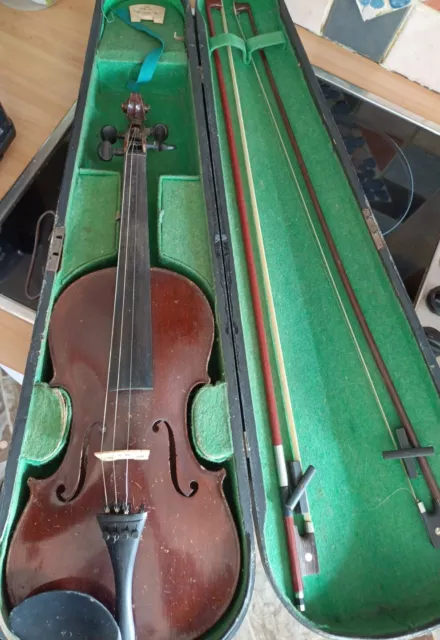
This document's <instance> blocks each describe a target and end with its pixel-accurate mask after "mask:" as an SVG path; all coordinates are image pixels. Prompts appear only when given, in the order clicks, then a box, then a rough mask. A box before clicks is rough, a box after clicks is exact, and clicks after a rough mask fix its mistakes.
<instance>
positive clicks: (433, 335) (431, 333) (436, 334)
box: [423, 327, 440, 357]
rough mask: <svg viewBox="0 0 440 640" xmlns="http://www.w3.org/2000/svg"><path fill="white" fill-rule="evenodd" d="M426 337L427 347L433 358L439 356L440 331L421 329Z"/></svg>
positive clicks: (430, 328) (431, 328)
mask: <svg viewBox="0 0 440 640" xmlns="http://www.w3.org/2000/svg"><path fill="white" fill-rule="evenodd" d="M423 328H424V330H425V334H426V337H427V338H428V342H429V346H430V347H431V349H432V352H433V354H434V355H435V357H438V356H440V331H438V329H434V328H433V327H423Z"/></svg>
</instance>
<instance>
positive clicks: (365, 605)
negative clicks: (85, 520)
mask: <svg viewBox="0 0 440 640" xmlns="http://www.w3.org/2000/svg"><path fill="white" fill-rule="evenodd" d="M129 4H130V3H127V2H122V3H121V2H116V1H115V0H104V2H103V6H102V7H101V0H97V3H96V9H95V12H94V17H93V22H92V27H91V34H90V41H89V46H88V50H87V55H86V61H85V67H84V75H83V79H82V83H81V89H80V93H79V99H78V105H77V110H76V117H75V123H74V128H73V134H72V140H71V144H70V151H69V154H68V160H67V164H66V168H65V174H64V180H63V184H62V189H61V193H60V199H59V205H58V210H57V219H56V226H55V229H54V233H53V237H52V244H51V252H50V255H49V259H48V264H47V270H46V275H45V281H44V285H43V290H42V295H41V299H40V304H39V310H38V314H37V317H36V322H35V328H34V333H33V339H32V346H31V351H30V354H29V359H28V363H27V368H26V375H25V380H24V384H23V391H22V395H21V400H20V406H19V410H18V415H17V419H16V424H15V427H14V434H13V441H12V445H11V451H10V455H9V459H8V463H7V469H6V478H5V482H4V487H3V492H2V496H1V506H0V530H1V547H0V551H1V556H0V560H1V570H2V585H3V589H2V608H1V611H2V618H1V621H0V628H1V632H2V634H3V635H2V637H4V638H6V637H10V634H9V631H8V616H9V610H10V605H9V602H8V596H7V592H6V588H5V572H6V560H7V554H8V545H9V543H10V540H11V536H12V533H13V531H14V527H16V525H17V522H18V520H19V517H20V514H21V512H22V510H23V507H24V505H25V504H26V500H27V497H28V495H29V491H28V485H27V480H28V479H29V478H30V477H37V478H43V477H47V476H49V475H50V474H51V473H53V471H54V470H55V469H56V468H57V466H58V465H59V464H60V460H61V459H62V456H63V450H64V448H65V445H66V442H67V441H68V438H69V421H70V413H71V407H70V404H69V398H68V397H67V394H66V393H65V392H64V391H63V390H62V389H52V388H51V387H50V386H49V382H50V380H51V378H52V374H53V372H52V368H51V362H50V357H49V350H48V344H47V329H48V325H49V321H50V317H51V310H52V308H53V305H54V302H55V301H56V300H57V298H58V297H59V296H60V294H61V292H62V291H63V290H64V289H65V288H66V287H67V286H68V285H69V284H70V283H72V282H73V281H74V280H76V279H77V278H79V277H80V276H82V275H83V274H85V273H88V272H90V271H93V270H96V269H101V268H103V267H106V266H109V265H114V264H115V259H116V255H117V229H118V211H119V207H120V189H121V167H122V162H121V161H120V160H119V161H118V160H114V161H113V162H112V163H110V164H106V163H104V162H103V161H102V160H100V159H99V157H98V155H97V146H98V143H99V141H100V137H99V136H100V130H101V128H102V126H103V125H104V124H112V125H115V126H116V127H117V128H118V129H119V130H124V127H125V117H124V114H123V113H122V111H121V109H120V105H121V102H123V101H124V100H126V99H127V97H128V95H129V90H128V89H127V83H128V82H129V81H130V80H133V78H135V77H136V75H137V73H138V70H139V67H140V64H141V63H142V61H143V60H144V58H145V56H146V55H147V54H148V53H149V52H151V51H152V50H153V49H154V48H155V47H157V41H155V40H154V39H152V38H149V37H148V35H146V34H145V33H142V32H140V31H136V30H134V29H132V28H130V26H129V25H127V24H125V23H124V22H122V21H121V20H119V19H118V18H117V17H116V16H115V15H114V14H113V9H115V7H127V6H128V5H129ZM158 4H159V5H160V6H163V7H165V9H166V15H165V21H164V23H163V24H153V23H149V24H148V28H149V29H151V30H152V31H154V32H155V33H157V34H158V35H159V36H160V37H161V38H162V39H163V41H164V52H163V54H162V56H161V58H160V60H159V62H158V65H157V68H156V70H155V73H154V76H153V78H152V79H151V80H150V81H149V82H147V83H145V84H144V85H143V86H142V94H143V97H144V100H145V102H146V103H148V104H149V105H151V111H150V113H149V116H148V118H149V121H150V122H151V123H155V122H164V123H165V124H166V125H167V126H168V128H169V138H168V142H169V143H171V144H173V145H176V150H175V151H174V152H173V153H163V154H154V153H152V154H149V156H148V158H149V163H148V201H149V214H150V239H151V240H150V242H151V253H152V261H153V264H156V265H160V266H162V267H164V268H167V269H172V270H173V271H176V272H178V273H181V274H184V275H185V276H187V277H188V278H190V279H191V280H193V281H194V282H195V283H196V284H197V285H198V286H199V287H200V288H201V290H202V291H203V292H204V294H205V295H206V297H207V298H208V300H209V302H210V303H211V305H212V308H213V310H214V313H215V318H216V338H215V345H214V352H213V356H212V358H211V362H210V365H209V373H210V378H211V384H210V385H206V386H205V387H202V388H201V389H200V390H199V391H198V392H197V393H196V394H195V397H194V399H193V401H192V403H191V419H190V429H191V437H192V441H193V445H194V450H195V452H196V454H197V456H198V458H199V460H200V461H201V462H202V463H203V464H204V465H205V466H207V467H208V468H214V469H215V468H218V466H221V467H224V468H225V469H226V472H227V476H226V482H225V493H226V496H227V499H228V503H229V505H230V508H231V511H232V513H233V517H234V520H235V524H236V526H237V530H238V532H239V537H240V542H241V571H240V581H239V586H238V588H237V591H236V594H235V597H234V601H233V603H232V605H231V606H230V608H229V609H228V611H227V612H226V613H225V615H224V616H223V618H222V619H221V620H220V621H219V622H218V623H217V624H216V625H215V627H214V628H213V629H211V630H210V631H209V632H208V633H207V634H206V635H205V637H206V638H209V639H210V640H215V639H220V638H230V637H233V636H234V635H235V634H236V633H237V631H238V629H239V627H240V624H241V622H242V620H243V618H244V616H245V613H246V610H247V608H248V605H249V602H250V599H251V596H252V590H253V582H254V571H255V548H256V543H258V548H259V553H260V555H261V558H262V562H263V564H264V568H265V570H266V573H267V575H268V577H269V578H270V581H271V583H272V585H273V587H274V589H275V591H276V593H277V595H278V597H279V598H280V600H281V601H282V602H283V603H284V605H285V606H286V607H287V609H288V610H289V611H290V613H291V614H292V616H294V617H295V618H296V619H297V620H299V621H300V622H301V623H302V624H303V625H305V626H306V627H308V628H309V629H311V630H313V631H316V632H319V633H321V634H323V635H326V636H329V637H358V638H360V637H362V638H385V637H386V638H390V637H398V636H399V637H400V636H406V637H410V636H413V635H416V634H418V633H421V632H423V631H429V630H432V629H434V628H435V627H436V626H437V625H438V624H439V621H440V550H439V549H435V548H434V546H433V545H432V544H431V543H430V540H429V538H428V536H427V534H426V530H425V527H424V524H423V521H422V519H421V517H420V514H419V513H418V510H417V506H416V505H415V502H414V498H413V496H412V494H411V491H410V489H409V486H408V482H407V478H406V476H405V473H404V470H403V467H402V464H401V463H400V462H399V461H398V460H384V459H383V457H382V452H383V451H385V450H388V449H392V448H393V446H392V439H391V438H390V433H389V431H388V429H387V428H386V425H385V424H384V422H385V423H387V424H388V425H389V428H390V429H391V430H393V431H394V430H396V429H397V428H398V427H399V426H400V425H399V420H398V418H397V415H396V412H395V409H394V407H393V404H392V403H391V401H390V398H389V396H388V393H387V391H386V389H385V387H384V385H383V383H382V380H381V378H380V376H379V373H378V371H377V369H376V367H375V363H374V361H373V359H372V357H371V354H370V353H369V350H368V348H367V344H366V342H365V340H364V338H363V335H362V333H361V331H360V329H359V327H358V325H357V324H356V318H355V317H354V315H353V312H352V310H351V309H350V306H349V304H348V299H347V297H346V295H345V293H344V291H343V289H342V287H341V285H340V283H339V281H338V274H337V272H336V269H335V268H334V264H333V263H332V257H331V255H330V253H329V251H328V248H327V245H326V243H325V239H324V237H323V236H322V233H321V231H320V230H319V227H312V226H311V224H310V220H308V218H307V216H306V214H305V209H304V198H306V199H307V198H308V196H307V194H306V191H305V185H304V183H303V182H301V179H300V182H299V183H298V185H297V184H295V181H294V180H293V179H292V176H291V174H290V173H289V170H288V163H287V162H286V154H285V153H284V150H283V145H282V144H280V139H279V137H278V135H277V132H276V127H275V126H274V122H273V120H272V119H271V117H270V112H269V108H268V104H267V103H266V101H265V99H264V96H263V93H262V89H261V86H260V85H259V83H258V81H257V77H256V74H255V68H254V67H253V65H252V64H251V62H252V59H254V60H255V59H256V58H258V49H261V47H263V48H264V51H265V53H266V56H267V59H268V61H269V64H270V67H271V69H272V72H273V75H274V77H275V80H276V83H277V86H278V89H279V91H280V94H281V95H282V99H283V102H284V105H285V108H286V111H287V114H288V117H289V120H290V122H291V125H292V127H293V129H294V131H295V135H296V136H297V139H298V143H299V146H300V149H301V152H302V154H303V156H304V160H305V164H306V166H307V170H308V172H309V174H310V177H311V181H312V183H313V187H314V189H315V190H316V193H317V196H318V198H319V201H320V203H321V206H322V209H323V212H324V214H325V217H326V220H327V223H328V225H329V227H330V230H331V233H332V235H333V238H334V241H335V243H336V246H337V248H338V251H339V254H340V257H341V260H342V261H343V263H344V266H345V269H346V271H347V274H348V276H349V278H350V281H351V283H352V286H353V288H354V290H355V292H356V295H357V298H358V300H359V303H360V306H361V308H362V310H363V313H364V315H365V318H366V320H367V321H368V324H369V326H370V328H371V331H372V333H373V335H374V338H375V340H376V343H377V345H378V348H379V349H380V352H381V354H382V356H383V359H384V360H385V362H386V364H387V366H388V369H389V371H390V374H391V376H392V379H393V381H394V384H395V387H396V389H397V391H398V393H399V395H400V397H401V399H402V402H403V404H404V406H405V408H406V411H407V413H408V415H409V417H410V419H411V421H412V423H413V426H414V428H415V430H416V432H417V434H418V437H419V439H420V441H421V443H422V444H423V445H426V446H427V445H429V446H432V447H434V449H435V451H436V453H437V452H438V451H440V428H439V424H440V399H439V391H438V390H439V386H438V385H439V380H440V376H439V371H438V369H437V365H436V364H435V362H434V359H433V357H432V356H431V353H430V350H429V348H428V346H427V342H426V340H425V337H424V333H423V331H422V329H421V327H420V326H419V324H418V322H417V319H416V316H415V314H414V311H413V309H412V306H411V303H410V300H409V298H408V296H407V294H406V292H405V290H404V288H403V285H402V283H401V281H400V279H399V276H398V274H397V272H396V270H395V267H394V264H393V262H392V259H391V257H390V254H389V253H388V250H387V248H386V245H385V243H384V242H383V240H382V237H381V234H380V232H379V231H378V229H377V226H376V225H375V222H374V218H373V217H372V215H371V211H370V209H369V206H368V203H367V201H366V198H365V196H364V194H363V192H362V190H361V187H360V185H359V183H358V181H357V179H356V176H355V174H354V171H353V169H352V168H351V166H350V164H349V161H348V157H347V155H346V153H345V150H344V148H343V145H342V141H341V139H340V137H339V135H338V132H337V130H336V128H335V125H334V123H333V121H332V118H331V116H330V113H329V111H328V109H327V106H326V104H325V103H324V100H323V97H322V95H321V92H320V89H319V86H318V84H317V82H316V80H315V77H314V74H313V72H312V69H311V66H310V65H309V63H308V61H307V58H306V56H305V53H304V50H303V48H302V46H301V43H300V41H299V38H298V35H297V33H296V31H295V28H294V26H293V23H292V22H291V19H290V17H289V13H288V10H287V8H286V5H285V4H284V0H279V4H278V2H277V0H253V2H252V11H253V14H254V17H255V21H256V23H257V25H258V27H259V30H260V32H261V33H264V34H268V36H267V37H266V39H264V38H261V39H260V42H259V43H257V45H258V46H255V44H256V43H255V41H254V42H253V45H254V46H255V50H254V51H251V47H248V46H247V45H248V43H247V42H246V38H243V37H242V34H240V31H239V30H238V27H237V19H236V17H235V15H234V13H233V11H232V3H231V0H224V9H225V15H226V19H227V22H228V27H229V31H230V33H231V34H235V38H236V39H235V41H234V40H233V38H232V40H231V38H229V39H228V38H224V39H223V42H221V39H220V40H219V38H217V40H216V41H213V40H212V39H210V37H209V32H208V29H207V14H206V8H205V6H204V2H203V0H200V2H199V3H198V6H197V8H196V9H195V10H194V9H191V7H190V6H183V5H181V4H180V3H179V0H159V2H158ZM216 20H217V18H216ZM243 24H245V25H246V20H245V18H243ZM217 25H218V28H219V33H220V32H221V27H220V25H221V22H220V17H219V22H218V23H217ZM274 34H275V35H274ZM240 38H241V40H242V43H243V42H244V46H243V44H240V46H237V42H238V39H240ZM231 43H232V45H233V46H232V47H231V51H232V56H233V60H234V65H235V69H236V76H237V83H238V87H239V92H240V97H241V101H242V107H243V114H244V128H245V131H246V138H247V145H248V153H249V157H250V161H251V166H252V173H253V176H254V181H255V192H256V200H257V203H258V212H259V219H260V224H261V230H262V237H263V240H264V248H265V260H266V261H267V268H268V272H269V275H270V283H271V289H272V295H273V301H274V305H275V309H276V317H277V321H278V329H279V336H280V342H281V348H282V354H283V358H284V362H285V370H286V374H287V382H288V389H289V393H290V398H291V402H292V407H293V414H294V418H295V428H296V434H297V438H298V443H299V448H300V451H301V458H302V466H303V469H306V468H307V467H308V466H309V465H313V466H314V467H315V468H316V473H315V475H314V477H313V479H312V481H311V482H310V484H309V485H308V489H307V497H308V502H309V506H310V511H311V514H312V516H313V523H314V530H315V539H316V547H317V551H318V557H319V572H318V573H315V574H314V575H306V576H305V577H304V593H305V603H306V609H305V611H304V612H300V611H299V610H298V608H296V607H295V606H294V600H293V590H292V581H291V577H290V573H289V559H288V550H287V546H286V537H285V532H284V526H283V510H282V507H281V502H280V491H279V484H278V480H277V469H276V464H275V456H274V450H273V446H272V441H271V435H270V429H269V423H268V412H267V406H266V400H265V393H264V385H263V378H262V368H261V363H260V357H259V351H258V343H257V336H256V326H255V317H254V313H253V307H252V303H251V297H250V290H249V281H248V272H247V267H246V260H245V253H244V248H243V239H242V234H241V227H240V220H239V213H238V209H237V200H236V196H235V191H234V185H233V180H232V172H231V162H230V157H229V153H228V147H227V141H226V132H225V123H224V119H223V114H222V109H221V102H220V96H219V90H218V83H217V77H216V73H215V65H214V62H213V48H214V47H215V49H216V51H218V52H219V55H220V58H221V60H222V62H223V69H224V73H225V80H226V85H227V89H228V91H229V94H230V99H231V101H232V96H233V94H232V88H231V86H232V78H231V75H230V72H229V67H228V63H227V60H228V58H227V48H228V45H230V44H231ZM249 52H250V53H249ZM247 54H249V55H247ZM267 91H268V93H269V89H268V87H267ZM270 100H272V98H270ZM274 105H275V103H273V108H274V109H275V106H274ZM235 124H236V130H235V131H234V134H235V136H236V139H237V140H239V129H238V121H236V122H235ZM279 127H280V129H282V122H281V120H280V124H279ZM239 161H240V166H241V170H242V173H243V175H245V167H244V158H243V156H242V155H240V158H239ZM292 162H293V161H292ZM301 193H303V194H306V195H305V196H304V195H303V196H301ZM247 198H249V194H247ZM312 215H313V214H312ZM313 228H315V229H316V228H317V229H318V231H317V232H316V233H314V232H313ZM253 233H254V232H253ZM253 239H254V249H255V252H257V243H256V240H255V237H253ZM261 261H262V257H261V256H257V267H258V273H259V284H261V286H262V278H263V276H262V273H263V272H262V264H261ZM326 264H328V265H330V268H329V269H327V270H326V268H325V265H326ZM332 278H333V279H334V281H336V282H337V288H338V290H339V295H336V294H335V289H334V287H333V286H332ZM263 301H264V304H265V307H266V304H268V300H267V299H266V297H264V300H263ZM341 309H345V310H346V311H345V313H344V312H342V311H341ZM264 311H265V314H268V309H267V308H265V310H264ZM265 319H266V321H267V317H266V318H265ZM350 327H351V330H350ZM268 332H269V329H268ZM353 333H354V335H355V336H356V338H357V344H359V345H360V350H361V354H360V353H358V351H357V350H356V347H355V342H354V339H353ZM270 345H271V347H270V348H271V366H272V371H273V376H274V377H275V379H276V381H277V384H276V388H277V394H279V388H280V385H281V382H280V380H279V376H280V372H279V371H278V370H277V364H276V359H275V356H274V353H273V349H274V347H273V343H272V342H270ZM372 383H374V389H375V390H376V394H377V396H378V397H379V398H380V401H381V407H382V408H383V412H384V414H385V416H386V420H385V421H384V414H383V413H381V411H380V410H379V408H378V402H377V397H375V393H373V391H372V389H373V386H372ZM278 400H279V402H280V405H281V398H278ZM281 415H283V414H282V413H281ZM281 428H282V432H283V437H284V446H285V450H286V456H287V458H292V456H293V453H292V451H291V450H290V444H289V443H290V435H289V432H288V430H287V425H286V423H285V421H284V422H283V419H282V424H281ZM430 464H431V467H432V469H433V472H434V474H435V475H436V476H437V477H438V478H440V456H439V455H434V456H433V457H431V458H430ZM412 485H413V487H414V490H415V492H416V494H417V496H419V497H420V499H422V500H423V501H424V504H425V505H426V507H427V509H428V510H429V509H430V508H431V502H430V497H429V494H428V492H427V489H426V485H425V483H424V481H423V478H422V477H421V475H420V473H419V474H418V477H417V478H415V479H414V480H413V481H412ZM147 526H148V525H147ZM68 552H69V551H68V549H66V553H68Z"/></svg>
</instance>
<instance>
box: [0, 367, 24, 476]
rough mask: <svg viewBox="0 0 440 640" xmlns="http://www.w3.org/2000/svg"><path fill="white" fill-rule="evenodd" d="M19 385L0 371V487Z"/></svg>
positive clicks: (15, 410) (15, 411) (18, 395)
mask: <svg viewBox="0 0 440 640" xmlns="http://www.w3.org/2000/svg"><path fill="white" fill-rule="evenodd" d="M20 389H21V387H20V385H19V384H18V383H17V382H15V380H13V379H12V378H11V377H10V376H8V375H7V374H6V373H5V372H4V371H3V370H2V369H0V485H1V484H3V478H4V475H5V467H6V460H7V458H8V451H9V446H10V442H11V435H12V426H13V424H14V420H15V414H16V413H17V406H18V399H19V397H20Z"/></svg>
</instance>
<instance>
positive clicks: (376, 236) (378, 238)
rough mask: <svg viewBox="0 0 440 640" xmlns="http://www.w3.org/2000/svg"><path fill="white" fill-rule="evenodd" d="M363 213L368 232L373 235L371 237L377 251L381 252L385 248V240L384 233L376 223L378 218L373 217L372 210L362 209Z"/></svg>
mask: <svg viewBox="0 0 440 640" xmlns="http://www.w3.org/2000/svg"><path fill="white" fill-rule="evenodd" d="M362 213H363V215H364V218H365V222H366V223H367V227H368V230H369V231H370V233H371V237H372V238H373V242H374V244H375V245H376V249H378V250H380V249H383V247H384V240H383V236H382V233H381V231H380V229H379V227H378V224H377V222H376V218H375V217H374V215H373V212H372V211H371V209H367V208H365V209H362Z"/></svg>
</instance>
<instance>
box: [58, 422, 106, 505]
mask: <svg viewBox="0 0 440 640" xmlns="http://www.w3.org/2000/svg"><path fill="white" fill-rule="evenodd" d="M98 426H99V427H100V426H101V423H100V422H94V423H93V424H91V425H89V426H88V427H87V429H86V432H85V434H84V440H83V446H82V449H81V458H80V461H79V474H78V482H77V483H76V486H75V487H74V488H73V491H72V493H71V494H70V495H68V496H65V495H63V494H64V492H65V490H66V486H65V485H64V484H59V485H58V487H57V488H56V496H57V498H58V500H60V501H61V502H64V503H67V502H72V500H75V498H77V497H78V496H79V494H80V493H81V491H82V489H83V487H84V483H85V481H86V475H87V462H88V459H89V442H90V435H91V433H92V429H93V427H98Z"/></svg>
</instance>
